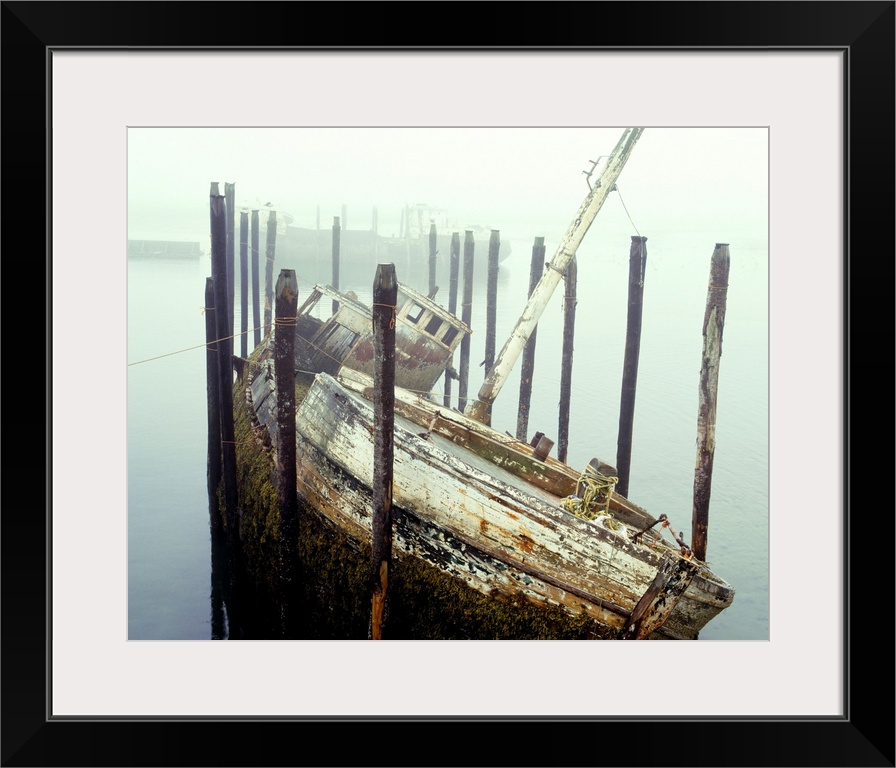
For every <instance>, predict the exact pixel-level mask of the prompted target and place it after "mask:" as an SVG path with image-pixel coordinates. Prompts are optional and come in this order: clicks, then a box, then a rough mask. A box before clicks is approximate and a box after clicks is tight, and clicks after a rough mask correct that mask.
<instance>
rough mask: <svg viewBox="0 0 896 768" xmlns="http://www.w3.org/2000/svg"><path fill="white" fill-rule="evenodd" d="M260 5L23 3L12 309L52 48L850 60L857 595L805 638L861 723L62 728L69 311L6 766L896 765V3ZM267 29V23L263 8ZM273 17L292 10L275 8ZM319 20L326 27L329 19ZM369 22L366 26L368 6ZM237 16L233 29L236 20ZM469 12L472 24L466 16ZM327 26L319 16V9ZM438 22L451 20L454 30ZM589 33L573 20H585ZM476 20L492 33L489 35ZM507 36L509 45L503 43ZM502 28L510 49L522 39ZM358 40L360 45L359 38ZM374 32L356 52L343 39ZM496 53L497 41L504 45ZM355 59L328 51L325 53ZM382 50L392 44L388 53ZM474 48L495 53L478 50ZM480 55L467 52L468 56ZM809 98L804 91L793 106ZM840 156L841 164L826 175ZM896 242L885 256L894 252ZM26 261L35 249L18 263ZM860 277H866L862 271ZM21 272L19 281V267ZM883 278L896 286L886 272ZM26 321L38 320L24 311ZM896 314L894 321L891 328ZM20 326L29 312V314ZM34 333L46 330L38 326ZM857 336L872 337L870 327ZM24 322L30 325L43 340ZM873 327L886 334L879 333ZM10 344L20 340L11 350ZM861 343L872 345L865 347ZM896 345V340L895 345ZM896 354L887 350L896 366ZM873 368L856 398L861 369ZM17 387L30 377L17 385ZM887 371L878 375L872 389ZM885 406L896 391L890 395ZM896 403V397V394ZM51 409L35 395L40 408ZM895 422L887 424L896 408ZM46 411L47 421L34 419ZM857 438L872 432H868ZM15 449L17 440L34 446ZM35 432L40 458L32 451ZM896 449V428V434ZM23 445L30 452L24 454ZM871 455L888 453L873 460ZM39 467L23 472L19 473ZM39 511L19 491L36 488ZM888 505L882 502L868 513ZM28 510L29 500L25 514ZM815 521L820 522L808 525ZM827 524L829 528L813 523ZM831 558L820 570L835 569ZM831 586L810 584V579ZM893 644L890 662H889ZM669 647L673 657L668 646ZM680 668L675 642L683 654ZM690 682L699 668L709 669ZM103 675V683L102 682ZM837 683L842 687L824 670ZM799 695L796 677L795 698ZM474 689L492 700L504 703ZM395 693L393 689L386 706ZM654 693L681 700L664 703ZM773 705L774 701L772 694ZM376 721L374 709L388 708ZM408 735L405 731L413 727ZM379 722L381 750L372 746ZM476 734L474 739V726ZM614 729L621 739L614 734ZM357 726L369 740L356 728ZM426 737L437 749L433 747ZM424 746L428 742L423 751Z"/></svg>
mask: <svg viewBox="0 0 896 768" xmlns="http://www.w3.org/2000/svg"><path fill="white" fill-rule="evenodd" d="M241 5H249V4H244V3H220V4H218V3H186V2H181V3H177V4H176V5H175V4H174V3H168V2H145V3H144V2H133V3H81V2H3V3H2V17H0V18H2V49H0V50H2V55H3V64H4V66H3V71H2V98H3V104H4V106H5V108H6V109H5V110H4V121H3V131H2V148H3V150H4V152H3V163H2V172H3V187H2V190H3V193H4V194H3V197H2V199H3V206H2V216H3V220H4V224H5V226H4V228H3V232H4V235H5V238H4V240H5V243H6V245H7V246H9V248H8V250H7V251H6V256H7V258H5V259H4V267H5V268H6V269H7V280H6V286H7V288H8V289H9V293H10V294H11V293H12V292H13V291H14V292H15V294H17V295H19V294H22V293H24V292H27V294H29V295H30V292H31V291H32V290H33V289H34V284H35V274H36V273H38V272H39V270H37V269H35V267H36V266H37V265H39V264H40V265H42V266H43V267H44V269H45V274H44V275H43V280H42V282H43V284H44V285H45V286H46V291H47V297H48V298H49V295H50V290H51V289H52V290H60V289H61V288H60V287H52V286H51V275H50V259H49V249H50V247H51V238H50V237H47V240H46V242H47V249H46V253H47V257H46V259H41V258H40V257H39V256H38V255H37V254H36V253H35V252H36V251H43V250H44V249H43V247H42V242H43V235H44V233H45V232H47V230H48V219H47V210H48V208H47V205H46V203H48V184H49V168H50V163H51V162H52V158H51V157H50V154H49V151H48V141H47V140H48V137H49V136H50V135H51V131H52V123H51V117H52V116H51V115H49V111H48V108H47V105H48V95H49V89H50V88H51V80H50V78H49V52H50V51H52V50H58V49H61V48H83V49H100V48H117V49H122V48H141V47H153V48H187V49H191V48H195V49H209V48H218V49H220V50H228V49H233V48H236V47H246V46H249V47H260V48H273V47H284V48H293V47H306V46H307V47H321V46H323V47H345V48H349V49H356V48H369V47H371V46H373V47H390V48H391V47H395V48H405V47H407V46H402V45H398V44H395V45H389V44H387V41H389V40H401V39H408V37H411V38H414V39H420V38H421V32H425V34H423V35H422V37H425V38H426V39H427V42H428V43H430V44H429V45H426V46H423V47H426V48H433V47H442V46H445V47H451V48H460V49H461V50H463V49H464V48H465V47H467V48H474V47H475V48H479V47H482V48H488V49H493V48H494V49H508V48H510V47H511V46H502V45H500V44H498V43H497V42H496V41H497V40H501V39H502V38H503V39H505V40H506V39H514V40H522V41H525V44H516V45H514V46H512V47H513V48H515V49H518V50H534V49H539V48H557V47H559V48H573V47H575V48H578V49H580V50H588V49H594V48H602V49H603V48H606V49H609V48H614V49H615V48H621V49H628V50H648V49H653V48H663V49H669V48H693V49H701V50H707V51H712V50H729V49H732V48H745V49H755V48H768V49H785V50H793V51H794V52H795V53H797V54H798V53H799V52H801V51H810V50H817V49H826V50H830V49H838V50H842V51H843V52H844V53H845V66H844V82H845V83H846V95H847V103H846V105H845V108H844V115H845V125H844V137H845V156H846V160H847V162H846V169H845V170H846V174H845V175H844V178H845V179H846V183H847V187H846V190H845V211H844V221H845V223H846V226H845V227H844V239H845V242H844V246H845V249H844V252H845V253H846V254H847V260H846V263H845V264H844V272H843V278H844V280H843V286H844V296H843V301H844V307H845V308H846V310H847V311H846V317H845V319H844V328H843V334H844V335H843V341H844V347H845V349H844V353H845V355H844V359H845V360H846V361H847V365H846V370H845V373H844V375H845V381H844V392H845V399H846V402H845V403H844V413H845V414H846V423H845V424H844V429H843V434H844V440H845V446H844V455H845V464H844V466H843V468H842V469H843V473H844V494H845V498H844V509H845V511H846V516H845V517H846V519H845V520H844V537H843V540H844V547H845V550H846V551H845V553H844V554H845V562H846V564H847V568H846V574H845V575H846V579H845V584H844V596H845V604H846V612H845V616H844V625H845V626H842V627H841V626H840V622H838V621H837V617H834V616H818V617H814V619H813V623H812V624H811V625H809V626H806V628H805V642H806V643H807V644H811V642H812V637H813V635H814V634H815V633H819V632H826V633H830V632H834V633H836V632H841V631H842V632H843V633H844V649H845V650H844V653H845V665H844V667H845V671H846V674H845V679H844V681H843V701H844V713H845V714H844V716H843V717H840V718H819V717H806V718H799V717H786V718H772V717H768V718H764V717H750V718H740V719H735V718H728V717H707V718H685V719H682V720H676V719H670V718H648V717H645V718H637V719H632V718H619V719H613V718H601V719H600V720H599V721H597V722H596V721H595V720H594V719H592V718H586V717H582V718H565V719H555V718H534V719H521V720H517V719H513V718H500V717H499V718H457V719H451V718H427V717H419V718H410V717H409V718H400V719H398V718H384V719H383V720H385V721H391V722H394V723H395V724H396V725H397V726H398V727H397V728H390V729H384V728H383V727H382V725H383V721H382V720H380V719H378V718H376V717H374V716H370V717H358V718H341V719H338V720H330V719H326V718H306V719H304V720H303V721H301V722H297V721H293V720H288V721H279V720H276V719H272V720H267V719H260V718H241V719H238V720H236V721H234V720H233V719H225V720H214V719H211V718H183V719H179V718H173V717H172V718H144V719H129V718H121V717H110V718H108V719H93V718H73V719H67V720H56V719H50V718H49V717H48V690H49V678H48V669H49V666H48V655H49V651H50V638H49V637H48V635H47V626H48V623H47V617H48V613H49V611H48V607H47V606H48V599H49V597H50V596H49V593H48V588H49V583H50V582H49V579H48V563H49V551H50V542H49V541H48V518H49V508H50V504H51V503H52V494H58V493H64V489H51V488H50V480H49V478H50V475H49V461H50V449H51V444H52V431H51V419H52V412H51V409H50V400H49V395H50V392H51V386H50V384H51V381H52V380H53V379H58V377H63V376H68V375H78V372H73V371H51V370H50V349H51V345H52V338H51V335H50V314H49V313H50V306H49V300H48V301H47V305H46V311H45V312H44V313H43V314H42V316H41V320H43V321H44V324H45V325H44V326H43V327H42V328H41V330H42V331H43V333H44V338H45V342H46V348H45V354H44V355H43V356H42V358H41V359H42V362H43V363H44V366H45V372H46V378H45V380H46V384H47V386H46V389H45V390H42V391H45V394H46V401H47V409H46V424H45V429H44V430H39V429H36V428H35V427H34V425H33V423H31V422H30V421H27V422H25V423H24V426H23V427H22V428H18V427H17V426H16V424H17V421H16V419H15V418H13V419H11V420H10V421H9V422H8V424H7V437H8V438H9V439H8V440H7V441H6V442H7V458H8V460H9V465H10V466H13V464H14V462H15V464H16V465H18V466H30V464H31V458H32V457H33V456H34V455H40V456H44V457H45V469H46V471H45V473H44V478H43V481H41V480H38V481H37V482H38V484H39V485H45V486H46V499H47V504H46V505H38V504H35V503H33V502H32V501H31V500H30V493H29V492H28V491H29V490H30V489H29V488H26V489H16V488H12V489H11V488H10V483H7V489H8V496H9V499H12V501H10V502H9V503H7V505H6V507H5V510H4V514H3V520H2V524H3V534H4V535H3V536H2V568H3V577H4V578H3V580H2V603H0V605H2V618H3V635H2V640H3V642H2V665H3V668H2V676H0V685H2V694H3V700H2V734H3V740H2V765H4V766H37V765H40V766H57V765H66V766H76V765H77V766H80V765H84V766H107V765H109V766H112V765H116V766H126V765H182V766H184V765H217V766H227V765H381V764H382V765H633V766H634V765H641V766H646V765H656V766H704V765H728V766H893V765H894V722H896V718H894V695H893V693H894V690H893V681H894V676H893V666H892V662H893V655H892V652H891V648H892V639H893V612H892V592H891V587H892V584H893V581H892V579H893V574H894V569H893V552H892V547H891V546H890V545H889V544H885V545H884V547H882V549H883V550H884V551H883V552H877V551H875V549H874V544H875V542H876V541H877V540H878V539H879V538H881V537H888V536H889V535H891V534H890V520H891V518H890V516H889V511H890V509H891V505H892V503H891V502H887V503H885V504H884V505H883V510H882V511H883V514H881V513H880V512H881V510H880V507H881V503H880V501H879V492H878V489H879V488H880V486H881V483H880V478H881V477H884V478H886V479H887V480H888V479H889V477H890V476H891V475H890V472H891V465H890V463H889V462H888V463H887V466H886V467H885V468H883V471H880V470H879V469H878V465H879V464H880V461H879V456H880V453H878V451H879V448H877V447H876V446H877V445H878V441H877V440H876V439H875V440H871V441H867V440H864V439H862V440H861V441H857V443H856V449H855V451H854V452H853V451H852V450H851V439H850V438H851V431H852V425H855V426H856V427H857V428H858V427H865V428H867V425H868V424H871V425H874V424H877V423H879V422H880V420H881V416H880V413H881V408H880V403H881V402H883V403H884V404H889V403H890V402H891V400H890V397H891V393H892V391H893V389H892V379H891V378H890V377H891V375H892V374H891V370H892V366H891V365H890V363H889V361H887V360H886V358H883V361H881V352H880V350H875V349H874V348H871V351H870V352H869V351H867V350H868V349H869V348H868V347H867V344H868V341H867V340H866V341H865V342H864V344H863V343H861V340H863V339H866V338H867V337H869V336H870V337H871V339H872V340H876V339H877V338H878V337H879V336H880V335H881V334H884V335H887V333H886V331H885V329H892V327H893V325H892V314H891V309H892V307H893V306H894V297H893V286H894V281H893V279H892V262H893V259H892V255H891V253H892V251H891V248H890V242H889V240H890V239H891V238H892V232H893V220H894V201H893V192H894V159H893V149H894V143H896V142H894V92H896V89H894V72H896V67H894V29H896V27H894V3H893V2H833V1H832V2H813V1H811V0H807V1H806V2H683V3H668V2H637V3H635V2H618V3H617V2H605V3H600V2H583V3H576V4H572V3H562V2H561V3H520V4H505V5H499V4H486V3H481V4H477V5H476V6H470V5H468V6H462V5H457V4H455V5H454V6H453V8H449V6H448V5H447V4H436V5H435V6H430V8H431V9H433V8H441V9H443V10H446V11H449V10H450V14H451V15H452V16H454V17H457V16H466V17H468V18H469V20H470V27H473V28H474V30H473V31H468V27H467V26H466V25H465V24H463V23H460V24H459V25H457V26H456V27H439V25H438V24H433V23H430V22H428V21H427V20H426V19H425V18H424V16H423V15H420V16H418V17H417V18H418V22H417V24H418V28H417V31H416V32H415V33H413V34H410V35H408V36H407V37H406V36H404V35H402V34H401V32H400V30H402V29H403V26H402V24H401V23H400V22H401V20H402V19H405V20H406V19H407V16H408V14H409V13H419V11H420V8H419V6H417V5H416V4H415V5H410V4H407V5H398V4H390V3H385V4H383V3H378V4H373V3H371V4H365V3H356V4H340V5H338V6H336V5H335V4H331V5H327V4H323V3H317V4H296V6H295V7H296V9H297V13H298V14H299V15H300V16H301V17H302V18H303V19H304V22H303V23H299V24H296V25H295V26H292V25H271V26H270V27H266V28H262V27H261V26H260V25H259V27H258V28H257V29H254V30H249V29H247V28H246V25H245V24H244V23H243V22H242V21H241V19H240V18H239V16H238V14H236V13H231V11H233V10H234V9H235V8H236V7H237V6H241ZM251 5H252V6H253V7H254V9H253V14H254V15H255V16H256V18H262V17H263V14H262V13H261V12H260V8H261V7H262V6H263V5H265V4H260V3H253V4H251ZM267 5H273V4H267ZM312 8H313V10H314V13H313V14H312V13H311V10H312ZM349 9H350V10H349ZM225 10H226V11H227V13H225V12H223V11H225ZM463 10H465V11H466V13H462V12H460V11H463ZM318 14H319V15H318ZM438 15H439V12H438V11H436V12H435V16H438ZM573 18H574V19H575V23H574V24H573V23H572V19H573ZM474 21H475V24H474ZM503 30H506V32H503ZM502 32H503V33H502ZM350 33H354V34H353V35H352V34H350ZM350 37H354V39H355V44H352V45H347V44H346V43H345V42H344V41H345V40H347V39H349V38H350ZM489 38H491V39H489ZM328 39H329V40H331V41H338V43H328V42H324V41H326V40H328ZM374 39H375V40H376V42H375V43H374V42H373V40H374ZM473 40H475V42H471V41H473ZM461 42H463V45H460V43H461ZM794 98H798V94H794ZM820 161H824V160H823V159H820ZM881 233H883V239H884V243H883V248H882V251H883V254H882V257H881V255H880V254H878V253H877V251H878V249H881V243H880V240H881V239H882V238H881ZM17 252H18V253H17ZM853 268H854V269H853ZM10 269H12V270H13V271H12V272H11V273H10V272H9V271H8V270H10ZM881 271H884V272H885V273H886V274H885V275H882V274H881ZM7 306H8V307H10V306H11V307H17V306H22V304H21V303H20V301H16V300H13V301H12V304H8V305H7ZM884 309H886V310H887V317H886V318H885V317H883V314H884ZM13 311H17V310H15V309H14V310H13ZM26 318H27V314H26ZM853 321H855V322H853ZM22 325H25V326H26V329H27V330H25V332H24V333H23V332H22V330H24V329H22ZM30 326H31V323H30V318H28V320H26V323H24V324H19V323H16V322H8V323H7V326H6V327H7V331H14V330H15V329H16V328H18V329H19V330H17V331H16V336H18V337H19V339H22V340H23V341H24V343H22V341H19V343H10V344H7V347H6V348H7V350H11V351H12V352H13V355H11V356H10V357H11V358H12V360H10V357H8V358H7V362H8V364H9V363H10V362H11V363H12V365H13V366H14V368H13V369H12V370H13V375H12V376H8V377H7V382H8V383H11V384H13V388H12V390H11V392H12V397H10V398H9V400H8V404H11V405H12V407H13V408H15V410H17V411H18V410H20V409H21V403H22V401H23V400H24V399H25V395H26V394H27V392H26V391H25V387H24V386H22V385H25V386H27V388H28V389H30V386H28V385H30V384H31V383H32V382H34V381H35V380H36V379H38V378H39V376H38V375H36V374H35V372H34V371H33V370H32V367H33V359H34V355H32V354H31V353H32V352H33V350H31V349H29V348H28V347H27V344H28V343H31V342H29V341H28V339H32V341H33V339H34V336H35V332H34V330H33V329H32V328H31V327H30ZM868 331H871V333H869V332H868ZM8 335H9V336H11V333H10V334H8ZM853 339H856V340H857V341H859V342H860V343H857V344H856V345H855V348H854V347H853V344H852V342H853ZM887 340H888V341H889V337H888V339H887ZM891 349H893V347H892V346H891V345H888V346H887V347H886V350H885V352H884V354H888V353H889V351H890V350H891ZM853 368H855V370H856V371H857V372H858V373H860V375H858V376H857V377H856V381H855V387H856V389H857V394H858V397H856V398H853V397H852V393H853V381H852V377H851V372H852V370H853ZM16 371H18V372H16ZM866 371H872V372H873V375H871V376H865V375H861V374H863V373H864V372H866ZM883 383H885V384H886V390H885V391H883V392H880V391H879V390H880V389H881V384H883ZM881 398H883V399H881ZM30 399H31V398H28V399H27V400H25V402H28V401H30ZM886 411H887V412H888V409H886ZM26 412H30V409H27V410H26ZM857 433H858V434H862V435H864V434H866V432H865V430H864V429H857ZM13 437H14V438H15V445H13V439H12V438H13ZM29 437H30V438H31V440H32V441H34V443H36V445H28V443H29V439H28V438H29ZM886 437H889V434H888V435H887V436H886ZM23 439H24V445H23V444H22V443H23ZM866 446H867V447H866ZM18 474H19V471H18V470H16V472H15V474H14V475H12V477H13V479H17V476H18ZM23 490H24V491H25V493H24V496H19V494H20V493H21V492H22V491H23ZM869 493H873V496H871V498H870V499H869V498H868V497H869ZM20 499H24V500H20ZM794 514H801V515H806V516H807V518H809V517H810V516H811V513H810V512H809V511H806V510H795V511H794ZM807 524H811V519H807ZM824 559H825V558H824V553H819V556H818V559H817V561H816V562H817V565H818V567H819V568H823V567H825V562H824ZM811 581H812V574H811V573H807V574H806V582H807V583H808V584H810V585H811ZM881 646H883V650H881ZM664 650H665V649H664ZM665 652H666V653H671V657H672V658H673V659H674V648H673V650H672V651H671V652H670V651H665ZM690 672H695V673H696V672H699V670H692V671H690ZM688 673H689V671H688V670H684V671H683V673H682V675H681V677H680V678H679V679H670V680H669V681H668V683H667V684H666V685H665V686H664V689H663V693H664V694H665V695H669V696H674V695H675V690H676V688H677V687H679V686H681V688H682V690H687V691H688V692H689V693H694V692H695V689H696V692H698V693H699V685H697V686H694V685H693V684H691V683H689V682H688ZM98 674H102V671H101V670H98ZM819 674H820V675H823V674H828V671H827V670H822V669H820V670H819ZM782 684H783V683H782ZM485 685H487V683H486V682H485V681H484V683H483V690H480V691H472V692H471V695H491V694H490V692H488V691H487V690H485ZM370 693H371V697H372V699H375V692H370ZM650 695H660V692H659V691H652V692H651V693H650ZM773 695H774V691H769V696H770V697H771V696H773ZM373 708H375V707H373ZM403 722H404V723H406V725H405V729H403V730H399V728H401V727H402V723H403ZM361 724H365V725H369V726H372V728H365V729H364V732H366V733H367V734H368V736H367V737H364V736H363V734H357V733H356V732H355V731H356V729H357V726H359V725H361ZM461 725H462V726H463V728H460V727H459V726H461ZM601 726H604V727H601ZM349 729H351V733H349ZM421 731H422V733H421ZM421 737H422V738H421Z"/></svg>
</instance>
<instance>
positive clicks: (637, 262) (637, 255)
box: [616, 235, 647, 496]
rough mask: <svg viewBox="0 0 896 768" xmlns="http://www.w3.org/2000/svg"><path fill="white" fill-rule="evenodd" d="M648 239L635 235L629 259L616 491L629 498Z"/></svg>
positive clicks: (617, 440) (617, 442)
mask: <svg viewBox="0 0 896 768" xmlns="http://www.w3.org/2000/svg"><path fill="white" fill-rule="evenodd" d="M646 242H647V238H646V237H641V236H640V235H632V244H631V247H630V249H629V256H628V319H627V326H626V332H625V358H624V362H623V364H622V396H621V401H620V404H619V433H618V434H617V436H616V470H617V472H618V477H619V480H618V481H617V482H616V490H617V492H618V493H619V494H621V495H622V496H628V483H629V478H630V475H631V466H632V434H633V432H634V425H635V392H636V390H637V385H638V358H639V356H640V349H641V317H642V315H643V311H644V274H645V269H646V267H647V246H646V245H645V243H646Z"/></svg>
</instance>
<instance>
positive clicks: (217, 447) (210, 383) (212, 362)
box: [205, 277, 221, 532]
mask: <svg viewBox="0 0 896 768" xmlns="http://www.w3.org/2000/svg"><path fill="white" fill-rule="evenodd" d="M217 339H218V332H217V318H216V316H215V281H214V278H211V277H207V278H206V279H205V392H206V399H207V401H208V467H207V470H208V472H207V480H208V511H209V518H210V522H211V528H212V531H214V532H216V531H219V530H220V529H221V510H220V507H219V505H218V487H219V486H220V485H221V402H220V398H219V397H218V378H219V374H218V341H217Z"/></svg>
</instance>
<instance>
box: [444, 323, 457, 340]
mask: <svg viewBox="0 0 896 768" xmlns="http://www.w3.org/2000/svg"><path fill="white" fill-rule="evenodd" d="M458 333H459V331H458V330H457V328H455V327H454V326H453V325H449V326H448V330H447V331H445V335H444V336H443V337H442V341H443V342H445V344H451V342H452V341H454V339H455V337H456V336H457V334H458Z"/></svg>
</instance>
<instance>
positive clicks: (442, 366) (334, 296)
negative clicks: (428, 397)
mask: <svg viewBox="0 0 896 768" xmlns="http://www.w3.org/2000/svg"><path fill="white" fill-rule="evenodd" d="M325 297H326V298H328V299H331V300H332V301H333V302H334V306H335V311H334V313H333V315H332V316H331V317H330V318H329V319H328V320H320V319H319V318H317V317H315V316H314V315H313V314H312V311H313V310H314V308H315V307H316V306H317V305H318V304H319V302H320V300H321V299H323V298H325ZM470 333H471V330H470V328H469V326H467V325H466V323H464V322H462V321H461V320H459V319H458V318H457V317H455V316H454V315H452V314H451V313H450V312H448V310H447V309H445V308H444V307H442V306H440V305H439V304H436V302H434V301H433V300H432V299H430V298H429V297H427V296H425V295H424V294H422V293H419V292H418V291H415V290H414V289H413V288H409V287H408V286H404V285H401V284H399V285H398V301H397V304H396V307H395V384H396V386H399V387H403V388H404V389H409V390H412V391H416V392H419V393H421V394H426V393H428V392H429V391H430V390H431V389H432V388H433V387H434V386H435V384H436V382H437V381H438V380H439V379H440V378H441V377H442V376H443V375H444V373H445V370H446V369H447V368H448V367H449V366H450V365H451V359H452V356H453V354H454V351H455V349H457V347H458V345H459V344H460V343H461V341H462V340H463V338H464V336H465V335H468V334H470ZM295 347H296V371H297V372H308V373H321V372H324V373H329V374H333V375H335V374H336V373H338V372H339V369H340V368H341V367H342V366H345V367H347V368H350V369H352V370H355V371H360V372H361V373H366V374H367V375H368V376H372V375H373V373H374V347H373V313H372V311H371V309H370V307H369V306H367V305H366V304H364V303H362V302H360V301H358V299H357V297H356V296H355V295H354V294H353V293H342V292H340V291H337V290H336V289H334V288H332V287H331V286H322V285H317V286H315V287H314V290H313V291H312V292H311V295H310V296H309V297H308V298H307V299H306V300H305V302H304V304H302V306H301V307H300V308H299V310H298V316H297V321H296V341H295Z"/></svg>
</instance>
